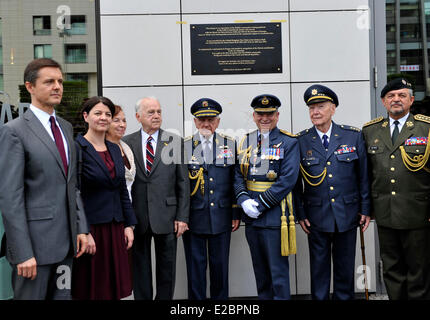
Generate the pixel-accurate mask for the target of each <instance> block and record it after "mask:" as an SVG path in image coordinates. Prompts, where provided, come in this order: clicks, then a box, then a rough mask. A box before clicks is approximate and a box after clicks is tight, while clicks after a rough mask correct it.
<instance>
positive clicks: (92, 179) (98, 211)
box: [76, 135, 137, 227]
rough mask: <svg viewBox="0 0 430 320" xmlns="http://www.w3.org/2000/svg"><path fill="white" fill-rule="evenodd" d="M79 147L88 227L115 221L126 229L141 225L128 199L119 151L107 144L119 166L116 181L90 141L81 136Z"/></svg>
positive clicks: (115, 146)
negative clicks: (122, 224)
mask: <svg viewBox="0 0 430 320" xmlns="http://www.w3.org/2000/svg"><path fill="white" fill-rule="evenodd" d="M76 145H77V147H78V148H80V149H81V150H82V177H81V194H82V200H83V202H84V208H85V213H86V216H87V221H88V223H89V224H100V223H108V222H111V221H113V220H115V221H117V222H121V221H124V226H125V227H128V226H131V225H135V224H136V223H137V221H136V217H135V215H134V212H133V208H132V206H131V202H130V198H129V196H128V191H127V185H126V182H125V169H124V161H123V159H122V157H121V150H120V149H119V147H118V146H117V145H116V144H114V143H111V142H109V141H106V146H107V148H108V151H109V153H110V155H111V157H112V160H113V162H114V164H115V178H114V179H112V178H111V176H110V174H109V171H108V168H107V167H106V164H105V163H104V161H103V160H102V158H101V157H100V155H99V154H98V153H97V151H96V150H95V149H94V147H93V146H92V145H91V143H89V142H88V140H86V139H85V138H84V137H83V136H81V135H79V136H78V137H77V138H76ZM78 151H79V150H78Z"/></svg>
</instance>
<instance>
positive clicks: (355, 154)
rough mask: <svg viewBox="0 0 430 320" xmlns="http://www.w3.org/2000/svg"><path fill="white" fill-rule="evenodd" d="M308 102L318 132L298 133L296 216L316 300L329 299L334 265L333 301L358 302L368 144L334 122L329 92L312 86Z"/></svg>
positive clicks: (366, 206)
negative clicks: (356, 284) (305, 244)
mask: <svg viewBox="0 0 430 320" xmlns="http://www.w3.org/2000/svg"><path fill="white" fill-rule="evenodd" d="M304 100H305V103H306V105H307V106H308V109H309V116H310V119H311V121H312V124H313V127H311V128H310V129H306V130H304V131H302V132H300V133H299V134H298V141H299V146H300V171H301V178H300V179H299V181H298V182H299V184H298V185H301V182H302V181H303V182H304V190H303V192H298V193H297V198H298V199H300V201H298V203H297V216H298V220H299V222H300V225H301V227H302V228H303V230H304V231H305V233H306V234H307V235H308V242H309V254H310V267H311V292H312V298H313V299H315V300H327V299H329V297H330V278H331V264H332V261H333V299H336V300H347V299H353V298H354V266H355V245H356V238H357V226H358V225H359V224H360V225H362V230H363V231H364V230H366V228H367V226H368V224H369V221H370V216H369V214H370V212H369V211H370V208H369V206H370V198H369V182H368V175H367V157H366V149H365V146H364V139H363V135H362V133H361V132H360V130H359V129H357V128H355V127H351V126H346V125H338V124H336V123H334V122H333V121H332V117H333V115H334V114H335V112H336V107H337V106H338V104H339V101H338V97H337V95H336V93H335V92H333V91H332V90H331V89H330V88H328V87H326V86H322V85H312V86H310V87H309V88H308V89H307V90H306V91H305V93H304ZM300 191H302V190H301V188H300Z"/></svg>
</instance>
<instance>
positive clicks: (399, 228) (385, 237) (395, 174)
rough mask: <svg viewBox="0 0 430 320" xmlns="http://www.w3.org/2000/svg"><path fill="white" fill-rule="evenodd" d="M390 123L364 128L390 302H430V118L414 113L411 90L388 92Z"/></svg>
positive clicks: (400, 85)
mask: <svg viewBox="0 0 430 320" xmlns="http://www.w3.org/2000/svg"><path fill="white" fill-rule="evenodd" d="M381 98H382V103H383V104H384V106H385V108H386V109H387V111H388V117H387V118H383V117H379V118H377V119H374V120H372V121H370V122H368V123H366V124H365V125H364V127H363V134H364V138H365V141H366V148H367V153H368V155H369V157H368V158H369V171H370V178H371V194H372V205H373V213H374V215H375V219H376V223H377V225H378V234H379V242H380V251H381V258H382V261H383V270H384V282H385V285H386V287H387V292H388V296H389V298H390V299H394V300H398V299H430V221H429V217H430V169H429V168H430V166H429V165H430V162H428V158H429V155H430V144H429V135H430V118H429V117H426V116H423V115H415V116H413V115H412V114H410V113H409V110H410V107H411V105H412V103H413V102H414V96H413V91H412V86H411V84H410V83H408V82H407V81H406V80H405V79H402V78H397V79H394V80H392V81H390V82H389V83H387V85H386V86H385V87H384V88H383V90H382V92H381Z"/></svg>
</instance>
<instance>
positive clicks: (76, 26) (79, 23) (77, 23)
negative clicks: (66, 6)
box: [65, 15, 87, 35]
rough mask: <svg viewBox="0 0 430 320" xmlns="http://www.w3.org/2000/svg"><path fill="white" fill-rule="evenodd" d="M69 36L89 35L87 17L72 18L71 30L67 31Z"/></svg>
mask: <svg viewBox="0 0 430 320" xmlns="http://www.w3.org/2000/svg"><path fill="white" fill-rule="evenodd" d="M65 31H66V33H67V34H69V35H75V34H87V24H86V17H85V16H77V15H75V16H73V15H72V16H70V29H65Z"/></svg>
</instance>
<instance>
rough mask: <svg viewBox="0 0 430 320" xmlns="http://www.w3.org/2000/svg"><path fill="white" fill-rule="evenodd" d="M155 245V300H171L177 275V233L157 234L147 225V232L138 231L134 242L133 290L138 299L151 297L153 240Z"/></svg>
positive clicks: (152, 294)
mask: <svg viewBox="0 0 430 320" xmlns="http://www.w3.org/2000/svg"><path fill="white" fill-rule="evenodd" d="M152 239H154V245H155V260H156V262H155V265H156V269H155V272H156V275H155V277H156V281H155V282H156V296H155V300H172V299H173V294H174V291H175V275H176V245H177V242H178V241H177V238H176V234H174V233H168V234H155V233H153V232H152V230H151V229H150V228H149V227H148V230H147V231H146V232H145V233H144V234H135V239H134V243H133V293H134V298H135V299H136V300H152V299H153V297H154V293H153V288H152V261H151V241H152Z"/></svg>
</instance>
